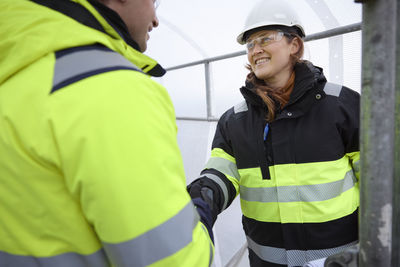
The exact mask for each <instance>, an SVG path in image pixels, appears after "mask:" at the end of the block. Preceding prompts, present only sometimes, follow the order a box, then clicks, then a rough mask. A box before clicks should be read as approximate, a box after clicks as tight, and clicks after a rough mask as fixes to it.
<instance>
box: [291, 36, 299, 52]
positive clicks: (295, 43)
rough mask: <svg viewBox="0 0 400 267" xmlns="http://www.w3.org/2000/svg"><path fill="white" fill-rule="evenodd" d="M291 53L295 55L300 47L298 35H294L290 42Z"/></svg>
mask: <svg viewBox="0 0 400 267" xmlns="http://www.w3.org/2000/svg"><path fill="white" fill-rule="evenodd" d="M290 46H291V47H290V54H292V55H295V54H296V53H297V52H299V49H300V40H299V38H298V37H294V38H293V40H292V41H291V42H290Z"/></svg>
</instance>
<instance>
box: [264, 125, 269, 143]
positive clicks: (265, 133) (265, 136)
mask: <svg viewBox="0 0 400 267" xmlns="http://www.w3.org/2000/svg"><path fill="white" fill-rule="evenodd" d="M268 131H269V124H268V123H267V125H265V128H264V141H265V140H267V136H268Z"/></svg>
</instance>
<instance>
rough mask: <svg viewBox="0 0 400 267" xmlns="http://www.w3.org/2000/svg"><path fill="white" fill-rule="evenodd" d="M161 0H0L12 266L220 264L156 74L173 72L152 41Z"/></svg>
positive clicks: (3, 255)
mask: <svg viewBox="0 0 400 267" xmlns="http://www.w3.org/2000/svg"><path fill="white" fill-rule="evenodd" d="M155 5H156V3H155V2H154V1H153V0H104V1H101V2H100V1H94V0H58V1H50V0H32V1H28V0H2V1H1V2H0V25H1V26H0V37H1V38H0V51H1V52H0V69H1V71H0V266H1V267H5V266H13V267H19V266H24V267H31V266H46V267H47V266H57V267H64V266H65V267H66V266H68V267H72V266H73V267H80V266H96V267H101V266H149V265H151V266H196V267H197V266H209V265H210V264H211V262H212V257H213V253H214V252H213V250H214V247H213V243H212V232H211V225H210V221H209V219H208V218H210V214H211V213H210V212H209V209H208V206H207V205H206V204H205V203H204V202H202V201H201V200H200V199H195V200H193V202H192V201H191V198H190V196H189V194H188V193H187V192H186V181H185V177H184V170H183V163H182V159H181V156H180V152H179V148H178V145H177V140H176V131H177V127H176V123H175V114H174V110H173V106H172V103H171V100H170V98H169V96H168V93H167V91H166V90H165V88H163V87H162V86H161V85H160V84H158V83H157V82H155V81H153V80H152V79H151V78H150V77H149V75H152V76H161V75H163V74H164V73H165V71H164V69H163V68H162V67H161V66H160V65H158V64H157V62H156V61H154V60H153V59H151V58H149V57H148V56H146V55H144V54H143V53H142V52H143V51H145V50H146V42H147V40H148V38H149V36H148V32H149V31H151V30H152V29H153V28H154V27H157V26H158V19H157V17H156V13H155V9H156V7H155ZM196 210H197V211H196ZM199 214H200V216H199Z"/></svg>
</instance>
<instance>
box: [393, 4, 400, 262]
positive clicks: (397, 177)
mask: <svg viewBox="0 0 400 267" xmlns="http://www.w3.org/2000/svg"><path fill="white" fill-rule="evenodd" d="M396 10H397V12H396V13H397V14H396V16H397V17H396V20H397V23H396V25H397V29H396V31H397V37H396V78H395V81H396V85H395V87H396V89H395V90H396V91H395V99H396V103H395V122H394V125H395V142H394V147H395V151H394V153H395V154H394V160H395V162H394V187H393V188H394V189H393V190H394V193H393V237H392V242H393V244H392V266H400V47H399V44H400V26H399V25H400V1H397V9H396Z"/></svg>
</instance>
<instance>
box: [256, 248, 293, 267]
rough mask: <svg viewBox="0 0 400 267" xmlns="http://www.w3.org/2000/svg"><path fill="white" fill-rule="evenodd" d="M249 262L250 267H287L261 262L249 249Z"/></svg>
mask: <svg viewBox="0 0 400 267" xmlns="http://www.w3.org/2000/svg"><path fill="white" fill-rule="evenodd" d="M249 261H250V266H251V267H282V266H283V267H284V266H287V265H282V264H276V263H272V262H267V261H263V260H262V259H260V258H259V257H258V256H257V255H256V254H255V253H254V252H253V251H252V250H251V249H249Z"/></svg>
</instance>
